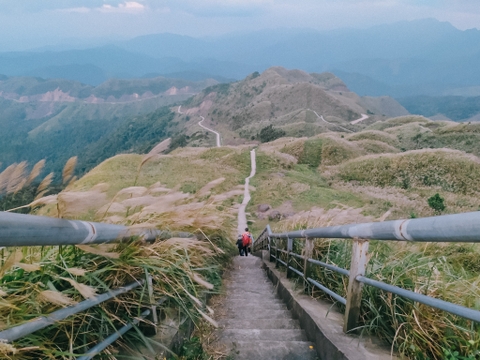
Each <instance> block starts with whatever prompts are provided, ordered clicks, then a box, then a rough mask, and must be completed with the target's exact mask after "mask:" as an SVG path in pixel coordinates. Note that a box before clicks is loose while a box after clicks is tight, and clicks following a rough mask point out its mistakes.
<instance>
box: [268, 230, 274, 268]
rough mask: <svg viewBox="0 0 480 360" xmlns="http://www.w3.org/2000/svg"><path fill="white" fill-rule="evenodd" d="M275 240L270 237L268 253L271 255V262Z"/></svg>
mask: <svg viewBox="0 0 480 360" xmlns="http://www.w3.org/2000/svg"><path fill="white" fill-rule="evenodd" d="M272 240H273V239H272V238H271V237H270V236H269V237H268V252H269V253H270V262H273V255H274V254H273V241H272Z"/></svg>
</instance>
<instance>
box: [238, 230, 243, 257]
mask: <svg viewBox="0 0 480 360" xmlns="http://www.w3.org/2000/svg"><path fill="white" fill-rule="evenodd" d="M237 247H238V253H239V254H240V256H243V239H242V235H238V238H237Z"/></svg>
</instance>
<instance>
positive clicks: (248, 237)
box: [242, 228, 253, 256]
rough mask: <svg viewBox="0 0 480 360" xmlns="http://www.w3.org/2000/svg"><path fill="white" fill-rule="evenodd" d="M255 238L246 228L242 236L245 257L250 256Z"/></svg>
mask: <svg viewBox="0 0 480 360" xmlns="http://www.w3.org/2000/svg"><path fill="white" fill-rule="evenodd" d="M252 242H253V236H252V234H251V233H250V231H248V228H245V232H244V233H243V234H242V245H243V253H244V254H245V256H248V248H249V247H250V246H252Z"/></svg>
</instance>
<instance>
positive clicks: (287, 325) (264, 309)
mask: <svg viewBox="0 0 480 360" xmlns="http://www.w3.org/2000/svg"><path fill="white" fill-rule="evenodd" d="M261 266H262V260H261V259H260V258H258V257H256V256H247V257H244V256H237V257H236V258H234V260H233V270H232V271H231V272H230V273H229V275H228V276H227V278H226V279H225V287H226V294H227V295H226V298H225V300H224V301H222V307H221V308H220V309H217V311H216V314H217V320H218V322H219V325H220V330H219V340H218V341H219V342H220V344H222V345H223V346H226V347H227V352H230V354H232V355H233V359H235V360H281V359H283V360H314V359H316V351H315V349H314V347H313V344H312V343H310V342H308V341H307V338H306V335H305V331H304V330H302V329H301V328H300V324H299V322H298V320H293V318H292V315H291V313H290V311H289V310H288V309H287V307H286V306H285V304H284V303H283V302H282V301H281V300H280V299H278V298H277V296H276V294H275V288H274V286H273V284H272V283H271V281H270V280H269V279H268V278H267V275H266V274H265V271H264V270H263V269H262V268H261Z"/></svg>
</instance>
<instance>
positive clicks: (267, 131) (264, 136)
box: [259, 125, 286, 143]
mask: <svg viewBox="0 0 480 360" xmlns="http://www.w3.org/2000/svg"><path fill="white" fill-rule="evenodd" d="M285 134H286V133H285V131H283V130H282V129H276V128H274V127H273V125H268V126H267V127H264V128H263V129H262V130H260V134H259V137H260V141H261V142H262V143H264V142H269V141H273V140H275V139H278V138H281V137H282V136H285Z"/></svg>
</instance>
